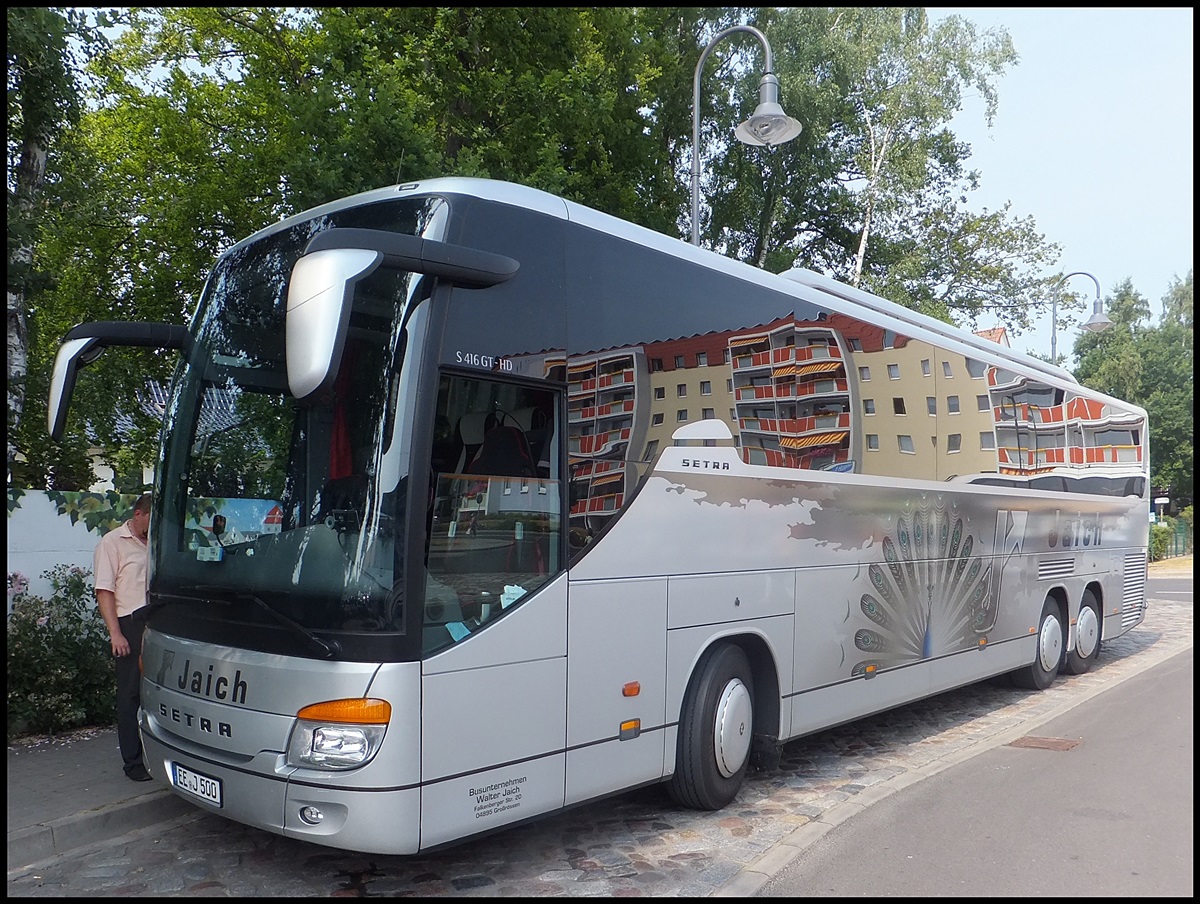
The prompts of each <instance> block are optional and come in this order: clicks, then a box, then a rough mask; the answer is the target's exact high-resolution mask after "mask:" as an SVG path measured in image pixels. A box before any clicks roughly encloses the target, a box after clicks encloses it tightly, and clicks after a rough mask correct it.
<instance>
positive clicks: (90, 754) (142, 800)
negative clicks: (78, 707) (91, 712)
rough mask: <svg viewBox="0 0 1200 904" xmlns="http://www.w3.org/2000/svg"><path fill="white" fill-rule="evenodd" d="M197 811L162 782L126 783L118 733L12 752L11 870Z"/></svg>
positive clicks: (37, 743)
mask: <svg viewBox="0 0 1200 904" xmlns="http://www.w3.org/2000/svg"><path fill="white" fill-rule="evenodd" d="M195 809H196V808H195V807H193V806H191V805H189V804H188V803H186V802H185V801H183V800H181V799H179V798H177V797H176V796H175V795H174V794H172V793H171V792H170V791H169V790H168V789H167V786H166V783H165V782H164V781H163V780H162V778H161V777H158V778H156V779H155V780H154V781H152V782H135V781H130V780H129V779H128V778H126V777H125V773H124V771H123V770H122V767H121V751H120V748H119V747H118V745H117V730H116V729H115V728H105V729H86V730H83V731H77V732H70V733H67V734H65V735H61V736H58V737H53V738H37V739H28V740H25V741H22V742H19V743H16V744H10V745H9V747H8V868H9V869H13V868H14V867H18V866H23V865H25V864H27V863H33V862H34V861H37V860H43V859H45V858H47V857H52V856H54V855H56V854H61V853H64V852H66V851H69V850H72V849H74V848H76V847H80V846H82V845H85V844H94V843H95V842H97V841H102V840H104V839H107V838H115V837H118V836H120V835H124V834H126V833H128V832H132V831H134V830H135V829H140V828H144V827H145V826H148V825H152V824H154V823H156V822H161V821H163V820H166V819H174V818H175V817H177V816H182V815H184V814H185V813H188V812H190V811H194V810H195Z"/></svg>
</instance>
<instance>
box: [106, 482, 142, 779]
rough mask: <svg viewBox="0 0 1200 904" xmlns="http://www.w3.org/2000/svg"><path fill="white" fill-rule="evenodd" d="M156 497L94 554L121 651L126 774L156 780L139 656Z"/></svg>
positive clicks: (112, 635) (120, 731)
mask: <svg viewBox="0 0 1200 904" xmlns="http://www.w3.org/2000/svg"><path fill="white" fill-rule="evenodd" d="M150 501H151V497H150V494H149V493H146V494H145V495H144V496H141V497H139V499H138V501H137V502H135V503H134V504H133V514H132V515H131V516H130V518H129V520H128V521H126V522H125V523H124V524H122V525H121V526H120V527H118V528H115V529H114V530H110V531H109V532H108V533H107V534H105V535H104V536H103V537H101V538H100V542H99V543H98V544H97V545H96V552H95V554H94V556H93V557H92V564H93V568H92V572H93V573H94V575H95V587H96V602H97V604H98V605H99V606H100V614H101V615H102V616H103V617H104V624H105V625H107V626H108V636H109V640H110V641H111V642H112V651H113V655H114V656H116V657H117V741H118V743H120V745H121V759H122V760H124V761H125V774H126V775H127V776H128V777H129V778H131V779H132V780H133V781H135V782H148V781H150V780H151V777H150V773H149V772H147V771H146V765H145V763H144V762H142V739H141V736H140V735H139V734H138V708H139V707H140V706H141V681H142V675H141V669H140V667H139V664H138V660H139V659H140V657H141V653H142V630H143V629H144V628H145V627H146V565H147V562H148V561H149V550H148V547H147V545H146V534H147V531H148V530H149V528H150Z"/></svg>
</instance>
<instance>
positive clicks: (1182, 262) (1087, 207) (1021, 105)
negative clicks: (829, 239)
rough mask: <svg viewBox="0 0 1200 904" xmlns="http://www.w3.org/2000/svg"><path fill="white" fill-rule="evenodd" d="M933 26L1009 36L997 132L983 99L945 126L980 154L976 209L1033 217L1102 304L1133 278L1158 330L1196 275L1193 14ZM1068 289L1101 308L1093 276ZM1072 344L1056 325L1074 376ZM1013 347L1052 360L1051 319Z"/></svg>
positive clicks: (1168, 11)
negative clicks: (1178, 290)
mask: <svg viewBox="0 0 1200 904" xmlns="http://www.w3.org/2000/svg"><path fill="white" fill-rule="evenodd" d="M928 14H929V17H930V20H931V21H937V20H939V19H942V18H945V17H946V16H948V15H957V16H961V17H962V18H964V19H969V20H970V21H972V22H974V23H975V25H976V26H977V28H978V29H980V30H982V29H986V28H994V27H1001V28H1003V29H1004V30H1005V31H1007V32H1008V34H1009V36H1010V37H1011V38H1012V40H1013V44H1014V46H1015V48H1016V51H1017V54H1018V56H1019V61H1018V63H1017V65H1015V66H1012V67H1009V68H1008V69H1007V70H1005V72H1004V74H1003V75H1002V76H1001V77H1000V78H999V79H998V80H997V82H996V87H997V91H998V95H999V105H998V108H997V111H996V116H995V118H994V120H993V123H992V126H991V127H990V128H989V127H988V126H987V123H986V119H985V115H984V108H983V103H982V101H981V100H980V99H979V97H978V95H977V94H973V95H972V96H969V97H967V98H966V99H965V100H964V105H963V109H962V111H960V113H959V114H958V116H957V117H956V118H955V119H954V120H953V122H952V123H951V124H950V128H951V130H952V131H953V132H954V133H955V135H957V136H958V138H959V139H960V140H964V141H967V142H969V143H970V144H971V148H972V152H971V157H970V159H969V160H968V161H967V167H968V168H969V169H975V170H978V171H979V173H980V187H979V189H978V190H977V191H975V192H973V193H971V194H970V195H969V196H968V206H969V207H970V208H971V209H972V210H975V211H979V210H982V209H983V208H985V207H986V208H987V209H988V210H997V209H999V208H1000V207H1001V206H1002V205H1003V204H1004V203H1005V202H1006V201H1011V202H1012V207H1011V209H1010V216H1015V217H1025V216H1030V217H1032V218H1033V220H1034V222H1035V223H1036V225H1037V231H1038V232H1039V233H1041V234H1042V235H1043V236H1044V237H1045V238H1046V240H1047V241H1050V242H1054V243H1057V244H1058V245H1060V246H1061V248H1062V254H1061V256H1060V258H1059V260H1058V266H1057V267H1056V268H1055V271H1056V272H1058V271H1061V272H1062V273H1071V272H1073V271H1077V270H1081V271H1084V272H1085V273H1090V274H1091V275H1093V276H1094V277H1096V281H1097V282H1099V284H1100V293H1101V297H1102V298H1106V297H1107V296H1109V295H1111V294H1112V293H1113V291H1114V289H1115V288H1116V286H1117V285H1119V284H1120V283H1121V282H1123V281H1124V280H1125V279H1126V278H1129V279H1131V280H1132V281H1133V288H1134V289H1135V290H1136V291H1138V292H1139V293H1141V295H1142V296H1143V297H1144V298H1145V299H1146V301H1147V302H1148V303H1149V305H1150V311H1151V314H1152V315H1153V320H1154V323H1157V322H1158V317H1159V315H1160V314H1161V313H1162V298H1163V296H1164V295H1165V294H1166V293H1167V290H1168V288H1169V287H1170V285H1171V283H1172V282H1173V280H1174V278H1176V277H1178V278H1179V279H1180V280H1182V279H1184V278H1185V277H1186V276H1187V273H1188V271H1189V270H1190V269H1192V256H1193V255H1192V248H1193V233H1192V211H1193V203H1192V194H1193V190H1194V188H1193V181H1194V180H1193V174H1192V150H1193V128H1194V114H1193V106H1192V104H1193V83H1192V70H1193V66H1194V60H1193V38H1192V27H1193V23H1194V15H1193V10H1192V9H1191V8H1186V9H1185V8H1166V7H1159V8H1143V9H1128V8H1125V9H1055V8H1046V9H1032V8H965V7H964V8H941V7H937V8H934V7H931V8H928ZM1043 275H1049V274H1048V273H1047V274H1043ZM1067 288H1069V289H1070V290H1071V291H1073V292H1075V293H1079V294H1082V295H1083V297H1085V298H1086V299H1088V300H1089V301H1091V300H1093V299H1095V297H1096V283H1094V282H1093V281H1092V280H1091V279H1089V278H1088V277H1087V276H1074V277H1071V278H1070V279H1069V280H1068V282H1067ZM1090 314H1091V307H1090V305H1089V307H1088V309H1087V311H1086V313H1085V314H1084V317H1086V316H1089V315H1090ZM1060 320H1061V318H1060ZM994 325H996V324H992V323H986V322H984V321H982V320H981V321H980V322H979V324H978V326H979V327H980V328H981V329H982V328H985V327H990V326H994ZM1077 334H1078V327H1077V326H1063V325H1061V324H1060V326H1059V329H1058V352H1059V354H1060V355H1066V356H1067V360H1066V362H1065V363H1066V365H1067V366H1068V367H1072V366H1074V364H1075V363H1076V362H1075V361H1074V360H1073V359H1072V358H1071V349H1072V347H1073V345H1074V341H1075V336H1076V335H1077ZM1009 338H1010V342H1011V344H1012V346H1013V348H1014V349H1016V350H1018V351H1023V352H1032V353H1035V354H1039V355H1042V356H1043V357H1048V356H1049V354H1050V342H1051V330H1050V318H1049V316H1046V317H1043V318H1042V319H1041V320H1040V321H1039V322H1038V325H1037V327H1036V328H1035V329H1034V330H1032V331H1027V332H1024V333H1021V334H1020V335H1018V336H1013V335H1011V334H1010V337H1009Z"/></svg>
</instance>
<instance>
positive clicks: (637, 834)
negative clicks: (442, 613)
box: [8, 600, 1192, 897]
mask: <svg viewBox="0 0 1200 904" xmlns="http://www.w3.org/2000/svg"><path fill="white" fill-rule="evenodd" d="M1191 646H1192V604H1191V602H1190V601H1189V602H1186V603H1181V602H1169V601H1166V600H1152V601H1151V602H1150V607H1149V611H1148V613H1147V616H1146V619H1145V621H1144V622H1143V623H1142V624H1141V625H1140V626H1138V627H1137V628H1135V629H1134V630H1133V631H1131V632H1129V633H1128V634H1126V635H1125V636H1123V637H1121V638H1118V639H1117V640H1115V641H1112V642H1110V643H1109V644H1106V645H1105V647H1104V648H1103V651H1102V653H1101V658H1100V661H1099V663H1098V665H1097V666H1096V667H1095V668H1094V669H1093V670H1092V671H1091V672H1089V673H1088V674H1086V675H1082V676H1075V677H1071V676H1060V677H1059V679H1058V680H1057V681H1056V682H1055V683H1054V685H1053V686H1052V687H1051V688H1050V689H1049V690H1047V691H1043V692H1041V693H1030V692H1026V691H1018V690H1015V689H1011V688H1002V687H999V686H997V685H995V684H992V683H988V682H984V683H981V684H977V685H974V686H971V687H968V688H965V689H963V690H959V691H954V692H951V693H948V694H943V695H941V696H938V697H936V698H933V699H931V700H927V701H923V702H921V703H917V704H910V705H908V706H905V707H902V708H900V709H897V710H893V711H891V712H888V713H884V714H882V715H879V716H876V717H873V718H869V719H863V720H860V721H858V722H855V723H853V724H851V725H848V726H843V727H841V728H837V729H833V730H830V731H825V732H821V733H820V734H817V735H813V736H811V737H808V738H804V739H801V740H798V741H793V742H792V743H790V744H788V745H787V746H786V747H785V748H784V754H783V760H782V763H781V764H780V766H779V768H778V769H776V770H773V771H771V772H766V773H758V774H756V775H753V776H751V777H750V778H749V780H748V781H747V782H746V785H745V786H744V788H743V789H742V792H741V793H740V794H739V796H738V798H737V800H736V801H735V802H734V803H733V804H731V805H730V806H729V807H727V808H726V809H725V810H723V811H721V812H718V813H697V812H694V811H689V810H682V809H679V808H676V807H675V806H674V805H673V804H671V803H670V802H669V800H668V799H667V798H666V796H665V795H664V794H663V792H662V791H661V789H659V788H651V789H645V790H642V791H637V792H633V793H629V794H625V795H622V796H620V797H617V798H614V799H611V800H608V801H604V802H601V803H598V804H593V805H591V806H587V807H582V808H579V809H576V810H572V811H568V812H565V813H562V814H559V815H557V816H553V817H550V818H546V819H543V820H541V821H540V822H536V823H533V824H530V825H527V826H522V827H519V828H515V829H510V830H508V831H505V832H501V833H499V834H496V835H493V836H490V837H487V838H483V839H481V840H475V841H468V842H465V843H463V844H461V845H459V846H457V847H454V848H450V849H448V850H446V851H444V852H441V853H437V854H433V855H427V856H419V857H389V856H376V855H362V854H350V853H345V852H340V851H335V850H332V849H329V848H323V847H318V846H316V845H312V844H309V843H306V842H299V841H294V840H289V839H286V838H281V837H279V836H276V835H271V834H268V833H266V832H262V831H259V830H257V829H251V828H247V827H245V826H242V825H239V824H237V823H233V822H228V821H226V820H223V819H221V818H219V817H215V816H211V815H206V814H200V813H199V811H197V814H198V815H189V816H186V817H183V818H182V819H177V820H175V821H174V822H170V823H164V824H160V825H158V826H154V827H151V828H148V829H145V830H142V831H140V832H135V833H131V834H129V835H125V836H123V837H121V838H119V839H115V840H112V841H109V842H106V843H104V844H101V845H95V846H91V847H85V848H81V849H79V850H77V851H75V852H72V853H70V854H67V855H63V856H61V857H58V858H56V859H54V860H50V861H46V862H43V863H40V864H35V865H34V866H33V867H29V868H25V869H21V870H16V871H13V872H10V873H9V878H8V894H9V896H10V897H32V896H44V897H59V896H68V895H69V896H74V895H86V896H92V897H137V896H151V895H155V896H157V895H183V896H217V897H229V896H238V897H242V896H268V895H270V896H276V895H310V896H311V895H316V896H322V897H325V896H339V897H341V896H358V897H373V896H387V897H409V896H412V897H416V896H421V897H510V896H525V895H530V896H579V897H600V896H623V897H643V896H645V897H650V896H653V897H677V896H689V897H691V896H714V895H718V896H732V895H745V894H750V893H752V892H754V891H756V890H757V889H758V888H760V887H761V886H762V885H763V884H764V883H765V881H766V880H767V878H769V877H770V876H771V875H772V874H773V873H774V871H776V870H778V869H779V868H781V867H782V866H783V865H784V864H785V863H786V862H787V861H788V860H789V859H790V858H791V857H792V856H794V855H795V854H796V853H797V852H798V850H799V849H801V848H802V847H803V846H804V845H805V844H807V843H811V841H814V840H816V838H818V837H820V835H822V834H823V833H824V832H825V831H828V830H829V829H830V828H832V826H833V825H836V824H837V823H839V822H841V821H844V820H845V819H846V818H848V817H849V816H851V815H853V814H854V813H856V812H859V811H861V810H862V808H863V807H865V806H869V804H870V803H871V802H873V801H875V800H878V799H880V798H882V797H884V796H886V795H887V794H890V793H892V792H894V791H896V790H898V789H899V788H902V787H905V786H907V785H909V784H911V783H913V782H915V781H919V780H920V779H921V778H923V777H926V776H928V775H930V774H932V773H934V772H937V771H940V770H941V769H944V768H947V767H949V766H950V765H954V764H955V763H957V762H961V761H962V760H964V759H968V758H969V757H970V756H972V755H974V754H975V753H978V752H981V751H982V750H985V749H989V748H991V747H994V746H996V745H998V744H1002V743H1007V742H1008V741H1010V740H1013V739H1015V738H1017V737H1020V736H1021V735H1023V734H1026V733H1028V732H1030V731H1032V730H1033V729H1035V728H1036V727H1037V726H1038V725H1039V724H1042V723H1044V722H1046V721H1047V720H1049V719H1050V718H1052V717H1053V716H1055V715H1057V714H1058V713H1059V712H1062V711H1065V710H1066V709H1069V708H1071V707H1072V706H1075V705H1078V704H1079V703H1081V702H1083V700H1085V699H1087V698H1088V697H1091V696H1093V695H1095V694H1098V693H1101V692H1102V691H1103V690H1104V689H1106V688H1107V687H1110V686H1112V685H1113V684H1115V683H1117V682H1119V681H1122V680H1124V679H1125V678H1127V677H1130V676H1131V675H1133V674H1136V673H1138V672H1141V671H1144V670H1145V669H1146V668H1149V667H1151V666H1153V665H1155V664H1157V663H1159V662H1161V661H1163V660H1165V659H1167V658H1169V657H1170V656H1173V655H1175V654H1176V653H1179V652H1182V651H1183V650H1185V649H1187V648H1189V647H1191Z"/></svg>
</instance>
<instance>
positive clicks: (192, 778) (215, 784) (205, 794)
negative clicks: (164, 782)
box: [171, 763, 221, 807]
mask: <svg viewBox="0 0 1200 904" xmlns="http://www.w3.org/2000/svg"><path fill="white" fill-rule="evenodd" d="M171 782H172V784H174V785H175V787H176V788H178V789H179V790H180V791H183V792H184V793H185V794H190V795H192V797H198V798H200V800H202V801H204V802H206V803H210V804H212V805H213V806H215V807H219V806H221V780H220V779H216V778H209V777H208V776H207V775H201V774H200V773H199V772H193V771H192V770H191V769H185V768H184V767H183V766H180V765H179V764H178V763H172V764H171Z"/></svg>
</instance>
